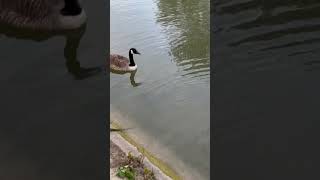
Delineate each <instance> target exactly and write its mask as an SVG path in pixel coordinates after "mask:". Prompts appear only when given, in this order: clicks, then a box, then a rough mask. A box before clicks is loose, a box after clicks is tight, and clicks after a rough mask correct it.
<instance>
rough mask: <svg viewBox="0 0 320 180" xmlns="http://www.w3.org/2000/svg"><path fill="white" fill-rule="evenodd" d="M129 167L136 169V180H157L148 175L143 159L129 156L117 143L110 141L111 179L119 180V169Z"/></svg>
mask: <svg viewBox="0 0 320 180" xmlns="http://www.w3.org/2000/svg"><path fill="white" fill-rule="evenodd" d="M126 165H129V166H130V167H132V168H133V169H134V172H135V178H134V179H135V180H156V178H155V177H154V176H150V174H149V175H146V173H145V167H144V164H143V159H141V157H134V156H128V155H127V154H126V153H124V152H123V151H122V150H121V149H120V148H119V147H118V146H117V145H116V144H115V143H113V142H112V141H110V179H111V180H119V179H121V178H119V177H117V175H116V174H117V170H118V168H119V167H123V166H126Z"/></svg>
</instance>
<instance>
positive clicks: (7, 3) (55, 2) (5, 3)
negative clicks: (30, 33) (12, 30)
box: [0, 0, 86, 30]
mask: <svg viewBox="0 0 320 180" xmlns="http://www.w3.org/2000/svg"><path fill="white" fill-rule="evenodd" d="M85 22H86V14H85V12H84V10H83V9H82V8H81V6H80V2H79V0H0V23H3V24H8V25H11V26H13V27H18V28H30V29H44V30H67V29H75V28H79V27H81V26H82V25H83V24H84V23H85Z"/></svg>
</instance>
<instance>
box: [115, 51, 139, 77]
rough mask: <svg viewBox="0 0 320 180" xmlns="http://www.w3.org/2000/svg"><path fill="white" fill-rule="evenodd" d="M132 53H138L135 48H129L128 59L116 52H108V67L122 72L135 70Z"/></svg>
mask: <svg viewBox="0 0 320 180" xmlns="http://www.w3.org/2000/svg"><path fill="white" fill-rule="evenodd" d="M133 54H140V53H139V52H138V51H137V50H136V49H135V48H131V49H129V59H128V58H126V57H124V56H121V55H118V54H110V69H112V70H115V71H122V72H131V71H135V70H137V65H136V64H135V62H134V60H133Z"/></svg>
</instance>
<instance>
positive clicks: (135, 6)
mask: <svg viewBox="0 0 320 180" xmlns="http://www.w3.org/2000/svg"><path fill="white" fill-rule="evenodd" d="M209 5H210V4H209V0H200V1H191V0H186V1H181V0H154V1H151V0H150V1H142V0H138V1H134V2H131V1H125V0H117V1H116V0H112V1H111V2H110V16H111V19H110V38H111V42H110V51H111V53H116V54H121V55H124V56H126V57H128V50H129V49H130V48H132V47H134V48H136V49H137V50H138V51H139V52H140V53H141V55H140V56H139V55H135V56H134V59H135V62H136V64H137V65H138V70H137V72H136V73H135V74H133V75H131V77H130V74H123V75H121V74H113V73H112V74H111V75H110V76H111V77H110V91H111V92H110V102H111V113H113V114H116V112H117V113H118V114H119V113H120V114H121V117H125V118H126V119H127V120H128V121H126V122H130V123H131V124H130V125H132V126H134V127H139V130H140V132H143V133H142V134H144V135H145V136H147V137H148V139H149V140H150V141H149V142H152V143H151V144H150V143H146V142H145V144H144V145H145V146H147V147H149V149H151V150H153V152H155V151H156V155H158V156H161V157H163V158H162V159H165V160H166V162H168V164H169V165H171V166H172V167H173V168H176V169H179V168H178V166H179V165H178V164H177V163H176V162H175V161H181V163H182V164H184V165H185V166H186V167H188V168H190V169H192V170H193V171H194V173H192V174H196V173H198V174H201V176H202V177H201V178H203V179H209V172H210V170H209V157H210V155H209V152H210V111H209V109H210V92H209V89H210V69H209V62H210V56H209V54H210V46H209V43H210V33H209ZM118 119H119V118H118ZM120 121H121V120H120ZM124 121H125V120H123V122H124ZM125 125H127V124H125ZM128 126H129V125H128ZM128 133H132V134H133V135H137V134H139V133H138V132H136V133H135V130H130V131H128ZM137 136H138V138H140V140H141V139H143V137H141V136H139V135H137ZM155 142H156V143H155ZM154 144H157V145H154ZM155 147H157V148H155ZM159 147H160V148H159ZM164 149H165V150H164ZM165 151H166V152H170V153H168V154H174V157H175V158H168V157H167V156H166V155H165V154H167V153H164V152H165ZM173 159H175V160H173ZM183 172H186V171H183ZM190 178H191V177H190Z"/></svg>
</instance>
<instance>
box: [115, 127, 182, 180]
mask: <svg viewBox="0 0 320 180" xmlns="http://www.w3.org/2000/svg"><path fill="white" fill-rule="evenodd" d="M111 128H114V129H121V126H120V125H118V124H117V123H115V122H112V123H111ZM110 141H111V143H114V144H115V145H117V146H118V147H119V149H120V150H121V151H122V152H123V153H125V154H129V152H130V153H131V154H132V155H134V156H140V155H142V156H144V157H145V158H144V162H143V163H144V165H145V166H146V167H147V168H149V169H151V170H152V171H153V173H154V174H155V176H156V178H157V179H164V180H181V179H182V178H181V177H180V176H179V175H178V174H177V173H176V172H175V171H174V170H173V169H172V168H170V167H169V166H168V165H167V164H165V163H164V162H162V161H161V160H160V159H158V158H157V157H156V156H154V155H153V154H151V153H150V152H149V151H148V150H146V149H145V148H144V147H142V146H141V145H139V143H138V142H136V141H135V140H133V139H132V138H131V137H130V136H129V135H128V134H127V133H126V132H124V131H117V132H112V133H110ZM111 173H113V174H114V170H112V171H111V169H110V176H111Z"/></svg>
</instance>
